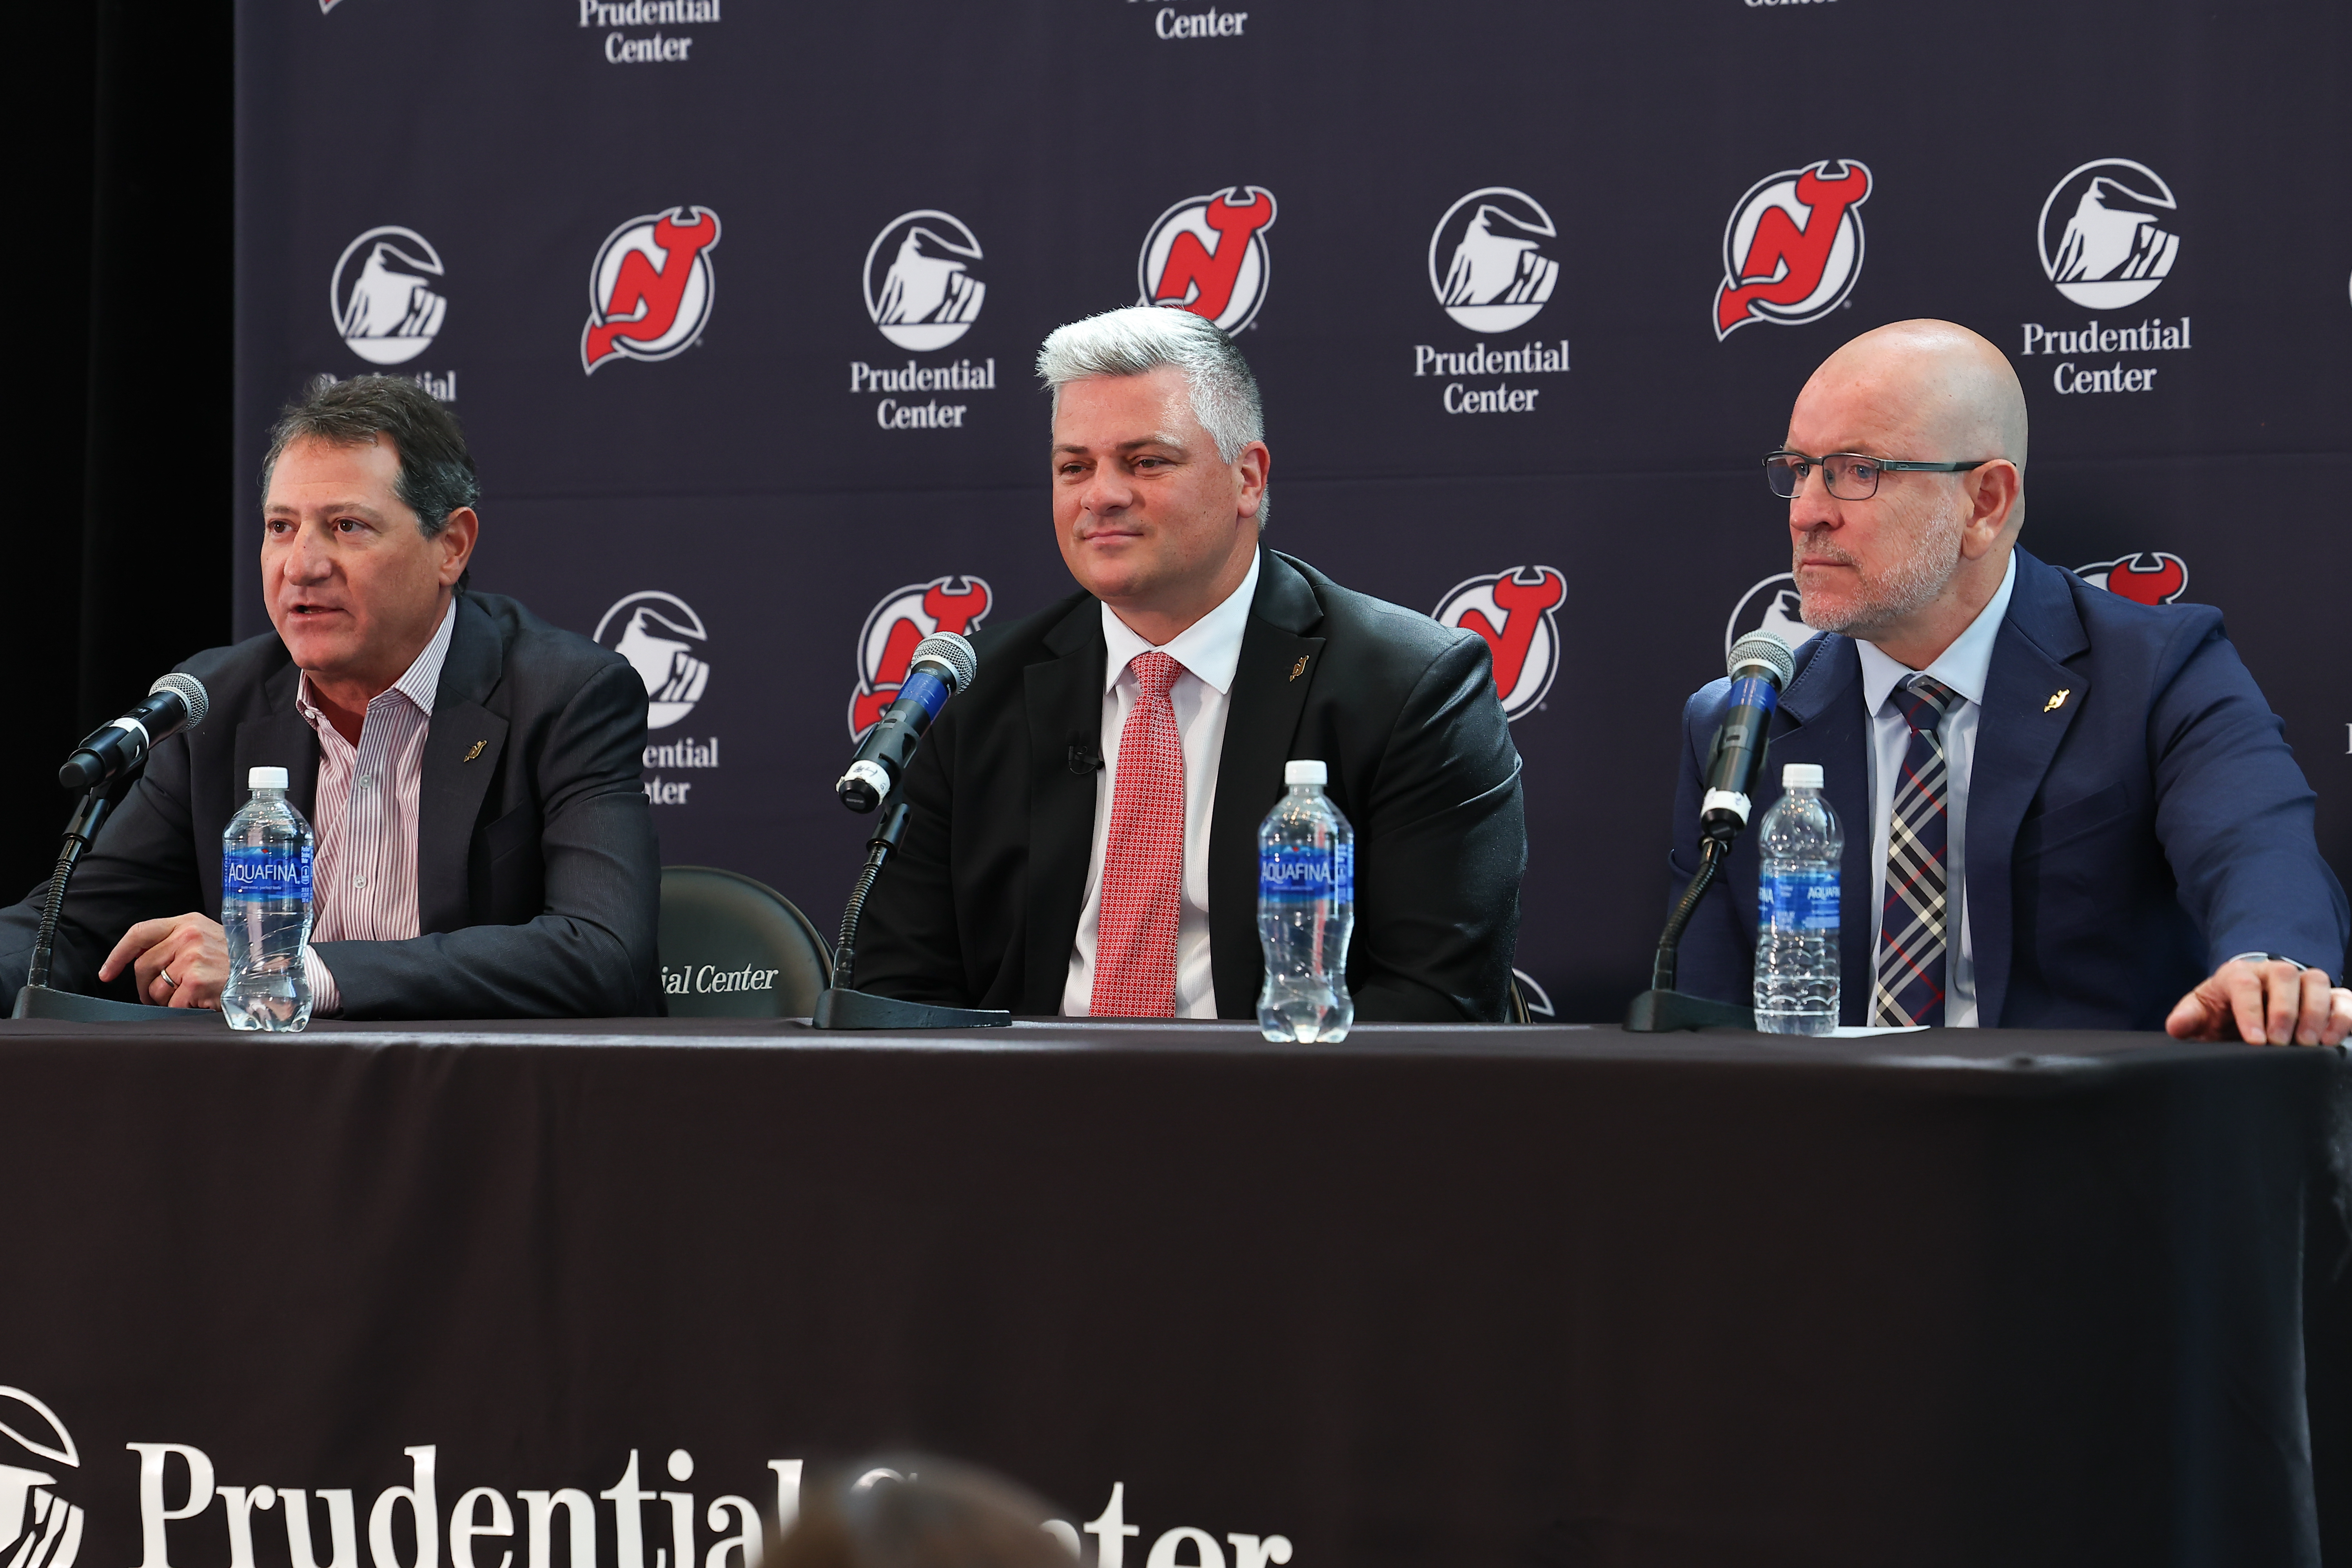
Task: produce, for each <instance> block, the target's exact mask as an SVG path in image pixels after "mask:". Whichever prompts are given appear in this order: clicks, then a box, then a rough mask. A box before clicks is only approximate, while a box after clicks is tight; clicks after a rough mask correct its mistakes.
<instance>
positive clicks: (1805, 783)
mask: <svg viewBox="0 0 2352 1568" xmlns="http://www.w3.org/2000/svg"><path fill="white" fill-rule="evenodd" d="M1780 787H1781V788H1782V789H1819V788H1821V787H1822V764H1821V763H1783V764H1782V765H1781V768H1780Z"/></svg>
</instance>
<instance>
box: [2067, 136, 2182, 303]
mask: <svg viewBox="0 0 2352 1568" xmlns="http://www.w3.org/2000/svg"><path fill="white" fill-rule="evenodd" d="M2178 206H2179V204H2178V203H2176V202H2175V201H2174V200H2173V198H2172V187H2171V186H2170V185H2168V184H2165V183H2164V181H2163V180H2162V179H2160V178H2159V177H2158V174H2157V172H2156V171H2155V170H2154V169H2151V168H2149V167H2148V166H2147V164H2145V163H2133V162H2132V161H2131V160H2130V159H2129V158H2095V159H2093V160H2092V161H2091V162H2089V163H2085V164H2084V165H2083V166H2082V167H2081V168H2079V169H2076V170H2075V171H2074V173H2073V174H2068V175H2067V176H2066V177H2065V178H2064V179H2063V180H2061V181H2059V182H2058V183H2057V184H2055V185H2053V187H2051V191H2050V195H2049V196H2048V197H2047V198H2046V199H2045V200H2044V201H2043V202H2042V226H2041V228H2040V230H2039V231H2038V237H2039V239H2040V242H2041V247H2042V271H2043V272H2044V273H2046V274H2048V276H2049V279H2050V281H2051V282H2053V283H2054V284H2056V285H2057V286H2058V292H2060V293H2061V294H2063V295H2065V296H2066V298H2068V299H2069V300H2073V301H2074V303H2076V304H2077V305H2084V306H2087V307H2089V308H2090V309H2092V310H2122V309H2123V308H2124V307H2125V306H2126V305H2135V304H2137V303H2138V302H2139V301H2140V300H2145V299H2146V298H2147V297H2148V296H2149V295H2150V294H2153V293H2155V292H2156V287H2157V285H2158V284H2159V283H2161V282H2163V281H2164V279H2165V276H2166V274H2168V273H2169V272H2170V271H2171V270H2172V263H2173V259H2174V258H2176V257H2178V256H2179V254H2180V237H2179V235H2177V234H2172V233H2169V232H2168V231H2167V230H2166V229H2165V227H2164V226H2165V225H2166V224H2168V223H2170V222H2172V221H2173V219H2174V216H2175V215H2176V213H2177V211H2178Z"/></svg>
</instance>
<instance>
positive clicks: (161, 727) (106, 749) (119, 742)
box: [58, 672, 212, 789]
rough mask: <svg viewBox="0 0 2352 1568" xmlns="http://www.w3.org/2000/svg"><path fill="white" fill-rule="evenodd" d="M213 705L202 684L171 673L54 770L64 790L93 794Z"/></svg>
mask: <svg viewBox="0 0 2352 1568" xmlns="http://www.w3.org/2000/svg"><path fill="white" fill-rule="evenodd" d="M211 706H212V700H211V699H210V698H209V697H207V696H205V683H204V682H203V681H201V680H198V679H196V678H195V677H194V676H193V675H181V674H178V673H177V672H174V673H173V674H171V675H166V676H164V677H163V678H162V679H158V680H157V681H156V682H155V684H154V685H152V686H151V687H149V688H148V689H147V695H146V697H145V698H144V699H142V700H141V701H140V702H139V704H138V705H137V706H136V707H134V708H132V709H131V711H130V712H128V713H125V714H124V715H123V716H122V717H121V718H120V719H117V720H116V721H114V722H113V723H111V724H109V725H107V726H105V727H104V728H103V729H99V730H93V731H90V734H89V739H88V740H86V741H84V742H82V743H81V744H80V745H79V746H76V747H75V748H74V752H73V755H71V756H69V757H68V758H67V759H66V763H65V766H63V767H61V768H59V769H58V786H59V787H60V788H63V789H95V788H96V787H98V786H99V785H100V784H104V783H105V782H106V781H107V780H109V779H111V778H118V777H120V776H121V774H122V773H124V772H126V771H127V770H129V769H131V768H133V767H136V766H137V765H138V763H139V762H140V759H142V758H143V757H144V756H146V754H147V753H148V752H149V751H151V750H152V749H153V747H154V744H155V742H158V741H160V740H163V738H164V737H165V736H167V735H176V734H178V733H179V732H180V731H183V730H187V729H193V728H194V727H195V726H196V725H198V724H201V723H203V722H204V721H205V710H206V709H207V708H209V707H211Z"/></svg>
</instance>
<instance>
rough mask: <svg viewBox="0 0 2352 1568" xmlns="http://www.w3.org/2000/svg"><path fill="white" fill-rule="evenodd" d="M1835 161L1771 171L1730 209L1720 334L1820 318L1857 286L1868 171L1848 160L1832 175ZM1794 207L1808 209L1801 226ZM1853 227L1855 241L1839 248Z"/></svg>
mask: <svg viewBox="0 0 2352 1568" xmlns="http://www.w3.org/2000/svg"><path fill="white" fill-rule="evenodd" d="M1831 163H1832V160H1830V159H1826V158H1825V159H1823V160H1822V161H1821V162H1820V163H1811V164H1808V165H1807V166H1806V167H1804V168H1802V169H1791V170H1788V171H1785V172H1783V173H1781V174H1774V175H1772V176H1771V177H1770V178H1769V179H1767V180H1764V181H1761V182H1759V184H1757V185H1756V187H1755V188H1754V189H1753V190H1751V191H1749V192H1748V195H1745V196H1744V197H1742V198H1741V199H1740V202H1739V205H1738V206H1736V207H1734V208H1733V209H1732V212H1731V222H1730V223H1729V224H1727V225H1726V226H1725V228H1724V232H1723V268H1724V272H1723V286H1722V288H1721V289H1718V290H1717V293H1716V297H1715V335H1716V336H1717V337H1718V338H1723V337H1728V336H1729V335H1730V333H1731V331H1732V329H1733V328H1735V327H1741V326H1745V325H1747V324H1748V322H1749V321H1779V322H1781V323H1783V324H1785V325H1790V326H1795V325H1797V324H1799V323H1801V322H1804V321H1818V320H1819V319H1820V318H1821V317H1822V316H1824V315H1826V314H1828V313H1829V312H1830V311H1832V310H1835V309H1837V307H1838V305H1839V304H1840V303H1842V302H1843V300H1844V299H1845V296H1846V292H1847V290H1848V289H1852V288H1853V280H1854V279H1855V278H1857V277H1859V276H1860V275H1861V273H1862V216H1861V214H1859V213H1858V212H1856V211H1855V210H1854V209H1855V208H1857V207H1859V206H1860V205H1862V204H1863V203H1864V201H1865V200H1867V199H1868V197H1869V195H1870V171H1869V170H1868V169H1866V168H1864V166H1863V165H1862V164H1860V163H1855V162H1854V161H1853V159H1851V158H1848V159H1845V160H1843V164H1842V169H1843V172H1842V173H1840V174H1836V175H1834V176H1832V175H1831V174H1829V173H1828V169H1829V167H1830V164H1831ZM1790 205H1795V206H1799V207H1801V208H1803V209H1804V215H1805V216H1804V218H1803V221H1802V222H1801V223H1800V222H1799V221H1798V220H1797V219H1796V218H1795V217H1794V216H1791V215H1790V211H1789V208H1790ZM1849 227H1850V228H1851V230H1852V236H1853V239H1852V243H1851V244H1849V245H1845V246H1841V245H1840V244H1839V243H1838V242H1839V240H1840V239H1841V238H1842V237H1844V236H1845V235H1846V233H1847V231H1848V229H1849ZM1743 241H1744V242H1745V243H1744V245H1743V243H1742V242H1743Z"/></svg>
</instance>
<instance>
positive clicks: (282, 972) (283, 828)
mask: <svg viewBox="0 0 2352 1568" xmlns="http://www.w3.org/2000/svg"><path fill="white" fill-rule="evenodd" d="M245 782H246V784H247V787H249V788H250V789H251V790H252V791H253V798H252V799H251V800H249V801H247V802H246V803H245V805H244V806H243V808H242V809H240V810H239V811H238V812H237V814H236V816H232V817H230V818H229V821H228V831H227V832H226V833H224V834H222V835H221V930H222V931H225V932H226V933H227V936H228V984H226V985H225V986H223V987H222V988H221V1016H223V1017H225V1018H226V1019H227V1020H228V1022H229V1026H230V1027H231V1028H236V1029H273V1030H289V1031H290V1030H296V1029H300V1028H303V1027H305V1026H308V1025H309V1023H310V977H309V976H308V975H306V974H304V973H302V945H303V943H305V942H309V941H310V850H311V846H312V843H313V840H312V838H311V837H310V823H308V822H306V821H305V820H303V817H302V814H301V813H300V812H299V811H297V810H296V809H295V808H294V803H293V802H291V801H289V800H288V799H287V798H286V770H285V769H284V768H255V769H254V770H253V771H252V772H251V773H247V775H246V781H245Z"/></svg>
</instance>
